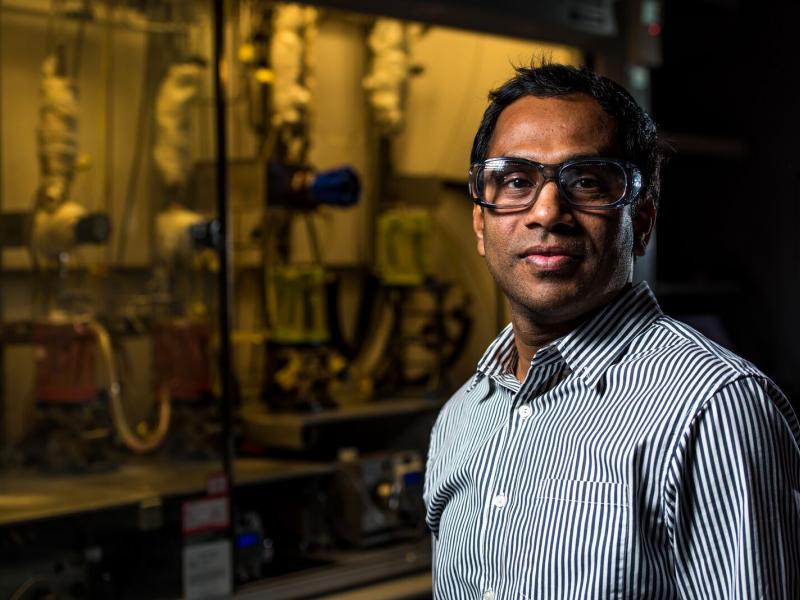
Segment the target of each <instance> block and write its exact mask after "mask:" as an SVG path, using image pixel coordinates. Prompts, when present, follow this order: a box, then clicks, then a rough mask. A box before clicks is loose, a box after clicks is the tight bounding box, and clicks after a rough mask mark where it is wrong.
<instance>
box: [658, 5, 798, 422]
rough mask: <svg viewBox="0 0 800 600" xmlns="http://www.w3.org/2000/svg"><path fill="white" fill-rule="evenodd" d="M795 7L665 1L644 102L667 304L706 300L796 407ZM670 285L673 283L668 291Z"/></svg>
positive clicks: (697, 304)
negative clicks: (658, 55)
mask: <svg viewBox="0 0 800 600" xmlns="http://www.w3.org/2000/svg"><path fill="white" fill-rule="evenodd" d="M799 18H800V8H798V6H797V5H796V4H794V3H789V2H775V1H770V2H749V1H748V2H739V1H723V0H716V1H712V0H696V1H692V2H681V1H677V0H672V1H668V2H666V5H665V12H664V24H663V25H664V27H663V32H662V50H663V55H662V56H663V62H662V65H661V66H660V67H658V68H656V69H655V70H654V71H653V73H652V114H653V117H654V118H655V120H656V122H657V123H658V124H659V126H660V128H661V130H662V131H663V133H664V136H665V138H667V140H668V141H669V140H672V146H673V150H674V152H673V154H672V157H671V159H670V163H669V165H668V167H667V170H666V172H665V180H664V186H663V194H662V206H661V212H660V215H659V223H658V226H657V262H656V264H657V273H658V280H659V284H661V286H660V287H661V289H662V290H663V291H664V293H663V294H659V296H660V297H663V300H662V303H663V304H664V305H665V309H667V310H669V309H670V308H671V307H674V308H675V309H676V310H677V312H681V311H682V310H686V311H690V310H691V307H694V309H695V310H697V311H703V310H708V311H709V312H711V311H715V312H716V313H717V314H720V315H722V316H723V322H724V324H725V326H726V328H727V329H728V332H729V334H730V337H731V341H732V344H731V345H732V346H733V347H734V349H735V350H736V351H737V352H739V353H740V354H742V355H743V356H745V357H746V358H748V359H750V360H753V361H754V362H755V363H756V364H757V365H758V366H760V367H761V368H762V369H763V370H764V371H766V373H767V374H768V375H770V376H771V377H773V378H774V379H775V380H776V381H777V382H778V383H779V385H781V386H782V387H783V389H784V391H786V392H787V394H788V395H789V397H790V399H791V400H792V401H793V404H794V405H795V408H796V409H798V408H800V347H799V346H798V340H797V332H798V331H799V330H800V317H798V309H799V308H800V241H799V240H800V235H798V231H797V227H798V223H799V222H800V205H799V204H798V202H799V201H800V194H799V193H798V189H800V187H799V186H800V160H799V159H798V158H799V157H798V139H800V138H799V137H798V134H800V118H799V117H798V114H797V107H798V105H799V104H800V101H799V100H800V99H798V97H797V96H796V93H795V92H793V90H794V89H796V88H797V85H796V84H797V82H796V81H795V80H796V79H797V78H798V75H799V74H800V68H798V65H797V57H798V56H800V53H799V52H798V41H799V40H800V30H798V24H800V19H799ZM670 290H672V291H670Z"/></svg>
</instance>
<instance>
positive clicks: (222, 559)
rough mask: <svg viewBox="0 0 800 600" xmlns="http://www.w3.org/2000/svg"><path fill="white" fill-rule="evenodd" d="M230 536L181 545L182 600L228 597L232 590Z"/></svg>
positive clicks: (208, 599)
mask: <svg viewBox="0 0 800 600" xmlns="http://www.w3.org/2000/svg"><path fill="white" fill-rule="evenodd" d="M232 578H233V575H232V568H231V543H230V541H229V540H219V541H218V542H208V543H204V544H190V545H188V546H184V548H183V597H184V598H185V600H212V599H215V598H227V597H229V596H230V595H231V593H232V592H233V582H232Z"/></svg>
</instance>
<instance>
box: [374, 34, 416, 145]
mask: <svg viewBox="0 0 800 600" xmlns="http://www.w3.org/2000/svg"><path fill="white" fill-rule="evenodd" d="M367 43H368V44H369V47H370V50H372V68H371V69H370V72H369V74H368V75H367V76H366V77H364V82H363V83H364V88H365V89H366V90H367V92H369V102H370V105H371V106H372V110H373V113H374V115H375V120H376V121H377V123H378V125H380V126H381V127H383V128H385V129H387V130H390V131H392V130H396V129H397V128H398V127H399V126H400V123H401V121H402V119H403V111H402V93H403V86H404V85H405V83H406V81H407V80H408V78H409V67H410V65H409V57H408V48H407V44H406V26H405V25H404V24H403V23H402V22H401V21H397V20H395V19H378V20H377V21H375V25H373V27H372V31H371V32H370V34H369V38H368V40H367Z"/></svg>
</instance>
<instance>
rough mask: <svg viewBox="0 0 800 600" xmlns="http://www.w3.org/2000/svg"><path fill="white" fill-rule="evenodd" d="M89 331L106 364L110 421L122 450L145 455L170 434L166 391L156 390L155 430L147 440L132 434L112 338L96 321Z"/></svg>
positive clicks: (166, 389) (91, 321) (168, 405)
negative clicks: (126, 449) (156, 418)
mask: <svg viewBox="0 0 800 600" xmlns="http://www.w3.org/2000/svg"><path fill="white" fill-rule="evenodd" d="M87 325H88V327H89V329H91V331H92V333H94V335H95V337H96V339H97V344H98V346H99V348H100V355H101V357H102V358H103V362H104V363H105V368H106V374H107V376H108V395H109V400H110V403H111V420H112V422H113V423H114V428H115V429H116V431H117V434H118V435H119V437H120V440H122V443H123V444H125V446H126V447H127V448H128V449H129V450H131V451H133V452H135V453H137V454H145V453H147V452H152V451H153V450H155V449H156V448H158V447H159V446H160V445H161V444H162V443H163V442H164V440H165V439H166V437H167V433H168V432H169V425H170V420H171V415H172V403H171V398H170V393H169V387H168V386H167V385H162V386H161V387H160V388H159V390H158V402H159V415H158V422H157V424H156V428H155V430H154V431H153V432H152V433H151V434H150V435H149V436H147V437H140V436H139V435H137V434H136V433H134V432H133V431H132V430H131V428H130V425H128V420H127V417H126V416H125V407H124V406H123V404H122V391H121V386H120V383H119V377H118V375H117V367H116V364H115V360H114V351H113V349H112V347H111V336H110V335H109V334H108V331H107V330H106V328H105V327H103V326H102V325H101V324H100V323H99V322H98V321H96V320H94V319H89V320H88V322H87Z"/></svg>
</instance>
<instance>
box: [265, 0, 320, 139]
mask: <svg viewBox="0 0 800 600" xmlns="http://www.w3.org/2000/svg"><path fill="white" fill-rule="evenodd" d="M316 22H317V10H316V9H314V8H310V7H302V6H298V5H297V4H286V5H279V6H277V7H276V8H275V12H274V13H273V17H272V40H271V44H270V58H271V62H272V70H273V72H274V74H275V83H274V85H273V93H272V106H273V116H272V122H273V124H274V125H276V126H281V125H293V124H296V123H299V122H300V121H301V119H302V118H303V113H304V112H305V108H306V106H308V103H309V102H310V101H311V92H310V91H309V89H308V87H306V83H307V82H304V81H303V79H302V77H303V72H304V67H309V62H308V61H306V64H305V65H304V64H303V63H304V55H305V54H306V53H307V50H308V48H307V44H308V43H309V42H310V41H311V40H312V39H313V37H314V35H315V32H316ZM308 54H309V55H310V53H308ZM305 70H306V72H308V71H309V70H310V69H308V68H306V69H305Z"/></svg>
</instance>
